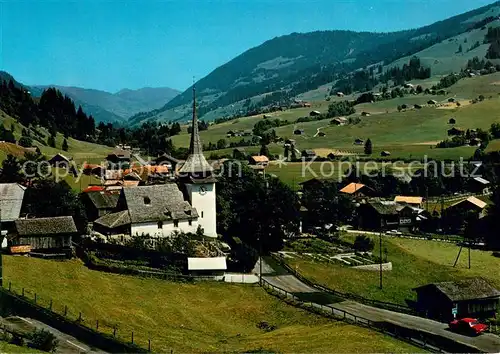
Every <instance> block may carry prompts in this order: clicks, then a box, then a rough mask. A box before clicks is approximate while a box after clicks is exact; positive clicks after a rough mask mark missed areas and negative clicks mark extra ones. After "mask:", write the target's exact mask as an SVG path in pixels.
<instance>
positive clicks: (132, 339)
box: [132, 331, 134, 344]
mask: <svg viewBox="0 0 500 354" xmlns="http://www.w3.org/2000/svg"><path fill="white" fill-rule="evenodd" d="M132 344H134V331H132Z"/></svg>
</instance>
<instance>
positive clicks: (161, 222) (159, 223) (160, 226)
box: [158, 221, 163, 229]
mask: <svg viewBox="0 0 500 354" xmlns="http://www.w3.org/2000/svg"><path fill="white" fill-rule="evenodd" d="M158 228H159V229H163V221H158Z"/></svg>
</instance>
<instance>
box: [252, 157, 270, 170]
mask: <svg viewBox="0 0 500 354" xmlns="http://www.w3.org/2000/svg"><path fill="white" fill-rule="evenodd" d="M248 162H249V164H250V165H253V166H261V167H267V165H269V158H268V157H267V156H264V155H256V156H250V158H249V160H248Z"/></svg>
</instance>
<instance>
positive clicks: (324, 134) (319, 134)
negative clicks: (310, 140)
mask: <svg viewBox="0 0 500 354" xmlns="http://www.w3.org/2000/svg"><path fill="white" fill-rule="evenodd" d="M318 136H321V137H323V136H326V133H323V132H319V133H318Z"/></svg>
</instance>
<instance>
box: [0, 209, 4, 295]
mask: <svg viewBox="0 0 500 354" xmlns="http://www.w3.org/2000/svg"><path fill="white" fill-rule="evenodd" d="M2 234H3V233H2V201H1V200H0V239H1V240H2V243H3V237H2ZM2 252H3V251H2V250H0V288H1V287H3V255H2Z"/></svg>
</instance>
